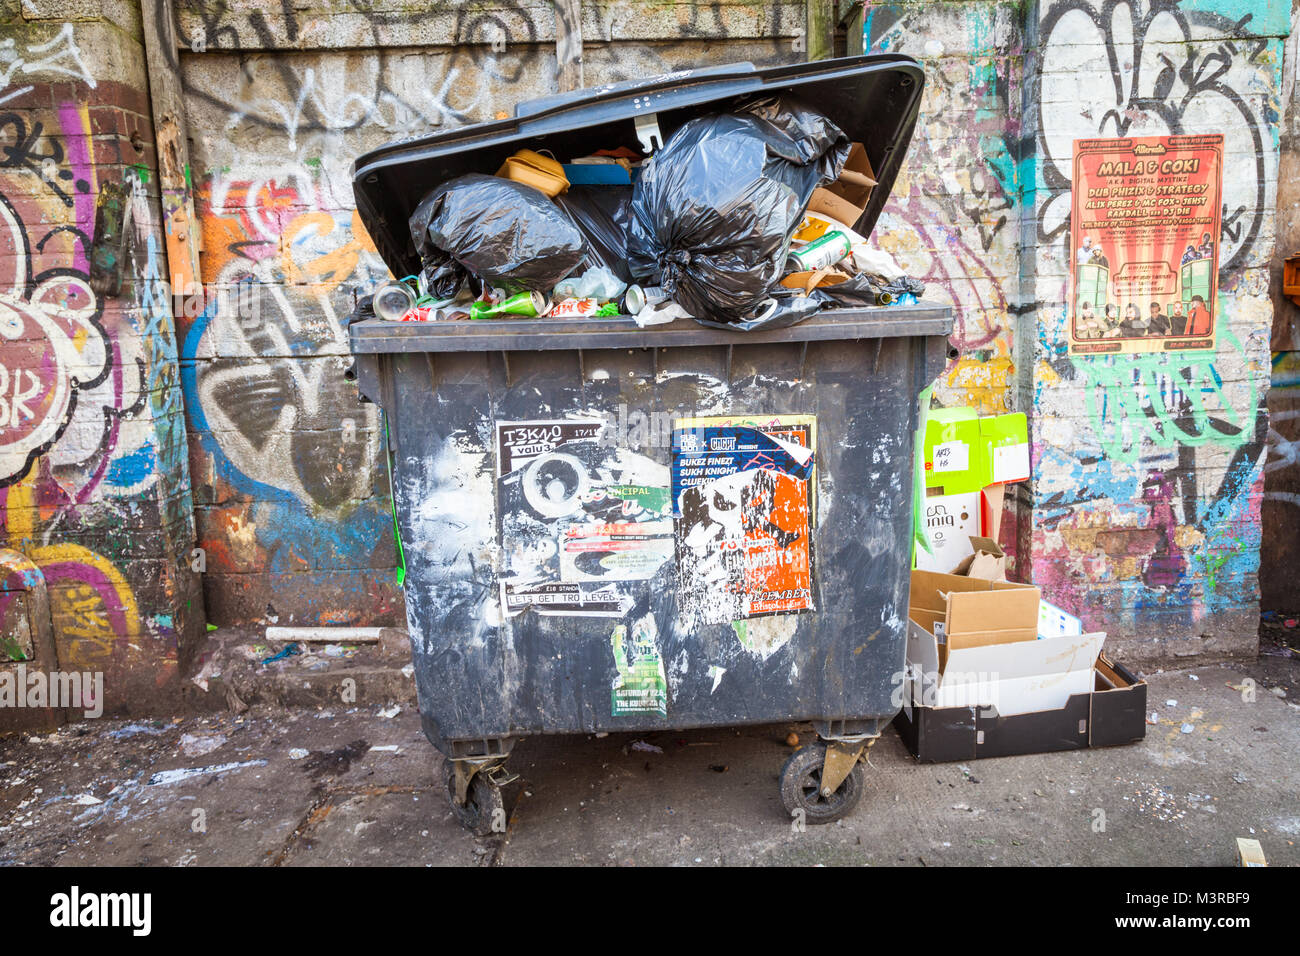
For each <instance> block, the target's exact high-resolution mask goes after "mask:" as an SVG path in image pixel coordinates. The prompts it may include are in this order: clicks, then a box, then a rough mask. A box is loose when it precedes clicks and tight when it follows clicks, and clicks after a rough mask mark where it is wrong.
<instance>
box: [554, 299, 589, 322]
mask: <svg viewBox="0 0 1300 956" xmlns="http://www.w3.org/2000/svg"><path fill="white" fill-rule="evenodd" d="M599 308H600V300H599V299H591V298H588V299H561V300H560V301H559V302H557V303H555V305H553V306H552V307H551V318H554V319H581V318H585V317H587V316H590V315H595V314H596V310H597V309H599Z"/></svg>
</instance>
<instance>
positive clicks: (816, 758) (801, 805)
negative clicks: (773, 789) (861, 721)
mask: <svg viewBox="0 0 1300 956" xmlns="http://www.w3.org/2000/svg"><path fill="white" fill-rule="evenodd" d="M825 761H826V746H825V745H824V744H810V745H808V746H807V747H802V748H800V749H799V750H796V751H795V752H794V753H792V754H791V755H790V759H789V760H787V761H786V762H785V766H784V767H782V768H781V802H782V803H784V804H785V809H786V811H787V812H788V813H789V814H790V815H791V816H792V817H795V816H797V815H798V814H799V812H800V811H802V813H803V821H804V822H805V823H810V824H824V823H834V822H835V821H836V820H838V819H840V818H841V817H846V816H848V815H849V814H850V813H852V812H853V808H854V807H856V806H857V805H858V802H859V801H860V800H861V799H862V792H863V790H865V789H866V783H865V778H866V773H865V772H864V771H863V769H862V764H861V763H860V762H859V763H856V764H854V765H853V770H852V771H851V772H850V773H849V775H848V776H847V777H845V778H844V782H843V783H841V784H840V787H839V789H838V790H836V791H835V792H834V793H832V794H831V795H830V796H829V797H827V796H823V794H822V765H823V764H824V763H825Z"/></svg>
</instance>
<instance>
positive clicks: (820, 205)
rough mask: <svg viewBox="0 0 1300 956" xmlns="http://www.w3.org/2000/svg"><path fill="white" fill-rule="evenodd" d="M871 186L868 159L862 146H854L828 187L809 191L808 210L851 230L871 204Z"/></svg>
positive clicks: (873, 181) (873, 178) (872, 179)
mask: <svg viewBox="0 0 1300 956" xmlns="http://www.w3.org/2000/svg"><path fill="white" fill-rule="evenodd" d="M875 187H876V174H875V171H874V170H872V168H871V160H870V159H868V158H867V150H866V147H864V146H863V145H862V144H861V143H854V144H853V146H852V147H851V148H850V149H849V158H848V160H846V161H845V163H844V171H843V172H842V173H840V178H839V179H837V180H835V182H833V183H831V184H830V185H829V186H823V187H819V188H817V189H815V190H813V194H812V199H810V200H809V201H808V211H809V212H815V213H818V214H820V215H823V216H826V217H828V218H830V219H834V220H835V221H836V222H840V223H843V224H844V225H846V226H848V227H850V228H852V227H853V226H854V225H855V224H856V223H857V221H858V220H859V219H861V218H862V214H863V213H864V212H866V209H867V203H868V202H870V201H871V190H872V189H874V188H875Z"/></svg>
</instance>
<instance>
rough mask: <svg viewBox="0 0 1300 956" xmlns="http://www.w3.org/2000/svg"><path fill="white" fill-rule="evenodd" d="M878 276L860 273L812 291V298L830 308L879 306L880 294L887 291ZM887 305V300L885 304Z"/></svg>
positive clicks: (883, 282)
mask: <svg viewBox="0 0 1300 956" xmlns="http://www.w3.org/2000/svg"><path fill="white" fill-rule="evenodd" d="M885 284H886V283H885V280H884V279H882V278H881V277H880V276H875V275H870V274H868V273H865V272H860V273H858V274H857V275H855V276H850V277H849V278H848V279H846V280H844V281H843V282H838V283H836V284H835V285H822V286H818V287H817V288H815V289H813V290H812V297H813V298H814V299H817V300H818V301H819V302H824V303H826V305H827V306H829V307H830V308H861V307H863V306H877V305H881V304H882V303H881V301H880V294H881V293H882V292H887V291H889V290H888V289H886V288H885ZM884 304H888V298H887V301H886V303H884Z"/></svg>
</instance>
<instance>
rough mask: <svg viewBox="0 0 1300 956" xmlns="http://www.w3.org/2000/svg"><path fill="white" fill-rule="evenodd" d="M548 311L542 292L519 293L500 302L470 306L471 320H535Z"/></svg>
mask: <svg viewBox="0 0 1300 956" xmlns="http://www.w3.org/2000/svg"><path fill="white" fill-rule="evenodd" d="M545 311H546V296H544V295H542V294H541V293H540V292H519V293H516V294H515V295H512V296H508V297H507V298H504V299H502V300H501V301H500V302H495V303H492V302H475V303H474V304H473V305H472V306H470V310H469V315H470V318H471V319H492V318H496V317H498V316H512V317H513V316H523V317H524V318H529V319H535V318H537V317H538V316H539V315H541V314H542V313H543V312H545Z"/></svg>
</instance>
